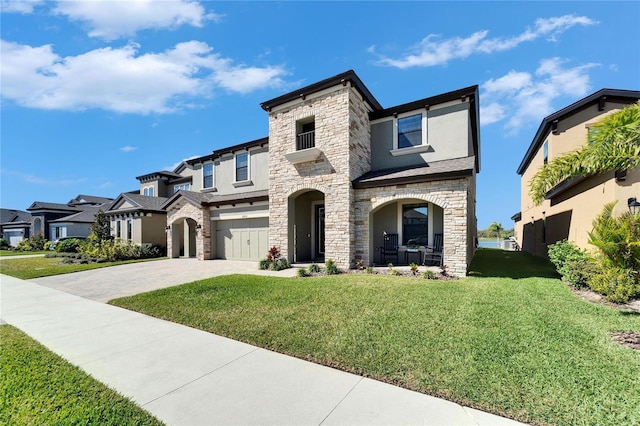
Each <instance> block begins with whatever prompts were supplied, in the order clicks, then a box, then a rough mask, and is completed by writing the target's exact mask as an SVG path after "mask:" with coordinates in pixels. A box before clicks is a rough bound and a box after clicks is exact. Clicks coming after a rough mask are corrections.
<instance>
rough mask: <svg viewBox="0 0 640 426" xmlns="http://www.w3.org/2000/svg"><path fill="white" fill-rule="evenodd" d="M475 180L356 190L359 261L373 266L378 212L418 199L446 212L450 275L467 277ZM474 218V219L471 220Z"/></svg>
mask: <svg viewBox="0 0 640 426" xmlns="http://www.w3.org/2000/svg"><path fill="white" fill-rule="evenodd" d="M474 180H475V177H469V178H459V179H447V180H440V181H434V182H424V183H415V184H406V185H391V186H386V187H380V188H367V189H358V190H356V202H355V211H356V215H355V217H356V222H355V224H356V241H357V244H356V250H355V256H356V259H355V260H356V261H357V260H362V262H363V263H364V264H365V265H368V264H370V262H371V259H372V257H373V256H372V253H373V250H374V247H373V246H372V244H371V240H370V234H371V229H372V227H373V224H372V223H371V217H372V214H373V212H375V210H377V209H378V208H380V207H382V206H384V205H385V204H388V203H390V202H397V201H401V200H406V199H419V200H423V201H427V202H431V203H434V204H436V205H438V206H439V207H441V208H442V209H443V213H444V216H443V221H444V223H443V234H444V244H443V254H444V264H445V265H447V272H448V273H449V274H451V275H454V276H465V275H466V273H467V267H468V263H469V262H470V260H471V257H472V256H473V251H471V255H469V250H468V249H469V247H470V245H471V247H472V248H473V244H474V242H473V241H471V240H470V237H469V235H470V233H469V224H468V220H469V219H468V217H467V212H468V210H469V207H468V206H469V203H473V200H471V199H470V197H472V196H473V187H474V186H475V182H474ZM472 217H475V216H472Z"/></svg>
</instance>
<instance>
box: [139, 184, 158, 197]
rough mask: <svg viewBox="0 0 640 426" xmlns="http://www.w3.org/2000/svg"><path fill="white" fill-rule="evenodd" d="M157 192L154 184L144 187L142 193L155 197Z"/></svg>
mask: <svg viewBox="0 0 640 426" xmlns="http://www.w3.org/2000/svg"><path fill="white" fill-rule="evenodd" d="M145 192H146V194H145ZM155 192H156V191H155V189H154V187H153V185H151V186H145V187H144V188H142V195H146V196H147V197H155Z"/></svg>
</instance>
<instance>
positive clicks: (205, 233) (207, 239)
mask: <svg viewBox="0 0 640 426" xmlns="http://www.w3.org/2000/svg"><path fill="white" fill-rule="evenodd" d="M184 219H193V220H194V221H195V222H196V224H200V225H202V228H201V229H199V230H197V231H196V257H197V258H198V260H205V259H206V260H208V259H211V220H210V214H209V209H208V208H206V207H200V206H195V205H193V204H192V203H190V202H189V201H187V200H185V199H184V198H181V199H179V200H177V201H176V202H175V203H174V204H172V205H171V207H170V208H169V209H168V210H167V224H168V225H171V226H173V224H175V223H179V222H180V221H181V220H184ZM173 243H174V242H173V231H170V232H168V233H167V255H168V256H169V257H173V256H172V253H173ZM185 250H186V248H185Z"/></svg>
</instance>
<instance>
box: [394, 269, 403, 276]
mask: <svg viewBox="0 0 640 426" xmlns="http://www.w3.org/2000/svg"><path fill="white" fill-rule="evenodd" d="M391 275H395V276H399V275H402V272H400V271H398V270H397V269H391Z"/></svg>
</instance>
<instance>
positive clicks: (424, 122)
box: [389, 111, 430, 157]
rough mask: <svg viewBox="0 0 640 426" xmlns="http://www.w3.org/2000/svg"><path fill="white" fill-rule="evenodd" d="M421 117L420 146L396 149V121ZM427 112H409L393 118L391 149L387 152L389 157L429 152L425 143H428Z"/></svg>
mask: <svg viewBox="0 0 640 426" xmlns="http://www.w3.org/2000/svg"><path fill="white" fill-rule="evenodd" d="M418 114H420V115H421V116H422V121H421V127H422V129H421V130H422V144H421V145H418V146H412V147H407V148H398V119H400V118H405V117H410V116H412V115H418ZM427 122H428V120H427V111H410V112H405V113H403V114H398V116H397V117H394V118H393V149H392V150H391V151H389V152H390V153H391V155H393V156H394V157H396V156H398V155H407V154H419V153H421V152H426V151H428V150H429V148H430V146H429V144H428V143H427V141H428V137H427V136H428V127H427Z"/></svg>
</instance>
